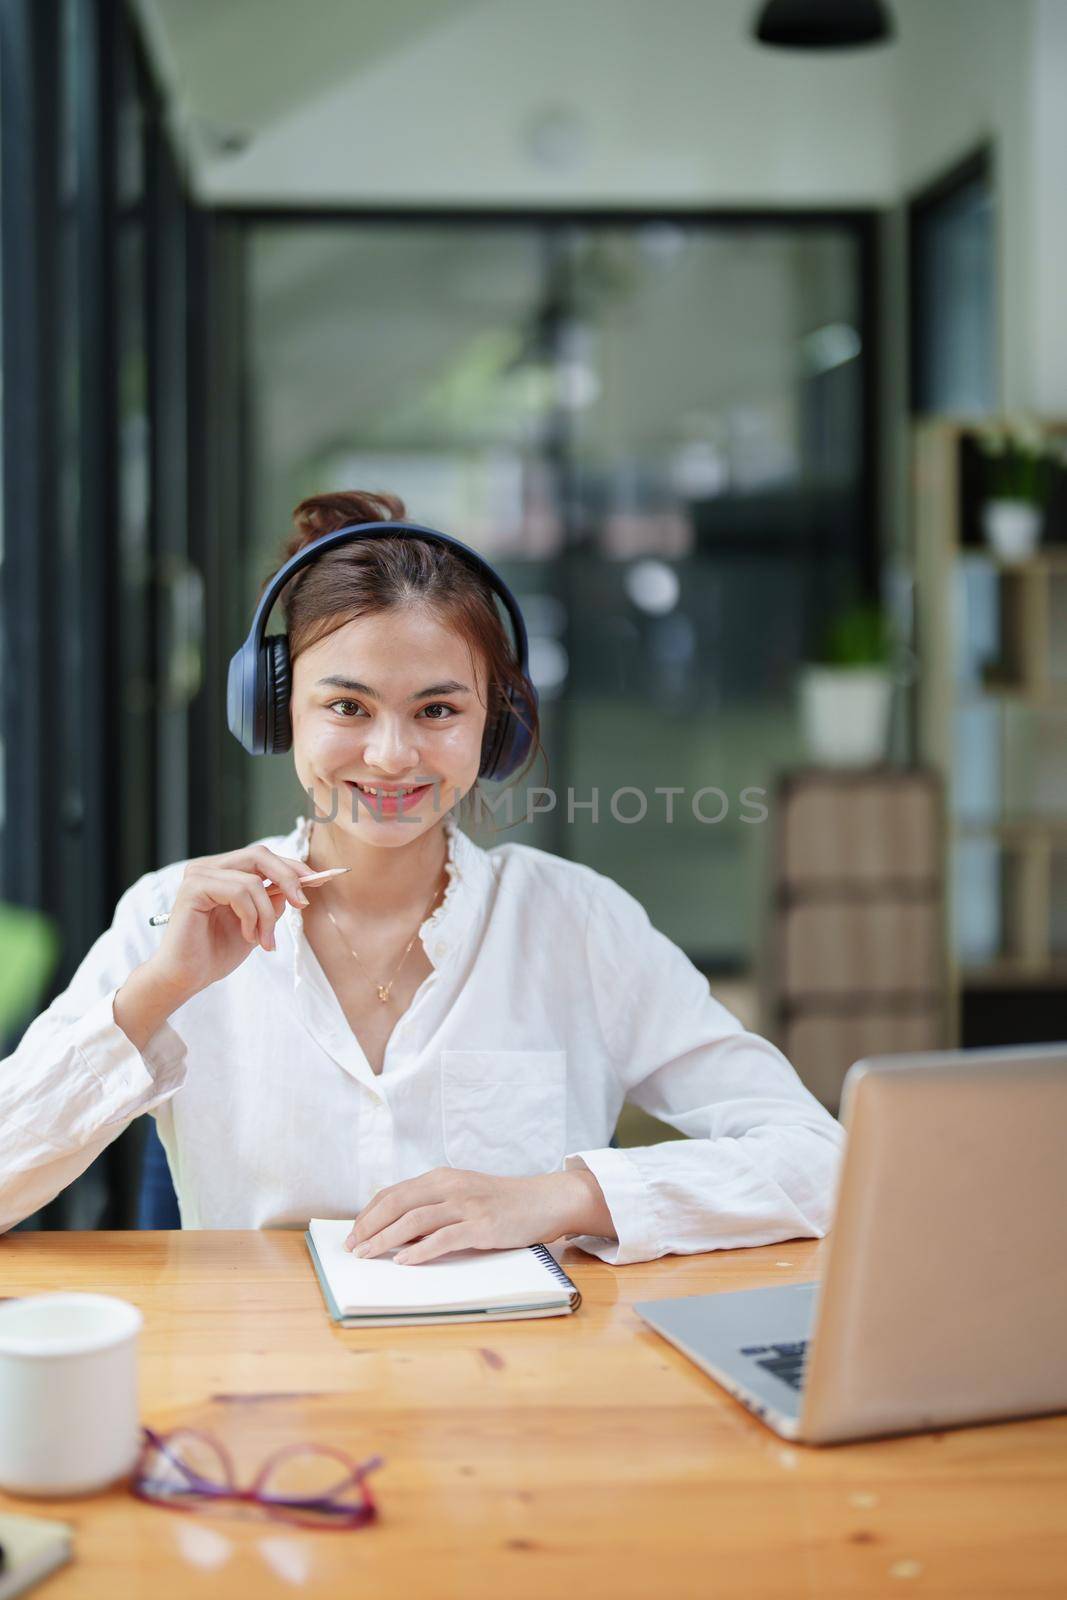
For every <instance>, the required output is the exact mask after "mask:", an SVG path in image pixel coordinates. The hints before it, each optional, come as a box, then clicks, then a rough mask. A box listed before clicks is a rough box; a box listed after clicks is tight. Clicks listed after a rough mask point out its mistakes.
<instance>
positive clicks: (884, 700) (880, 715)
mask: <svg viewBox="0 0 1067 1600" xmlns="http://www.w3.org/2000/svg"><path fill="white" fill-rule="evenodd" d="M892 701H893V680H892V678H891V677H890V675H889V673H888V672H886V671H885V670H884V669H883V668H881V667H806V668H805V669H804V672H803V674H802V676H801V679H800V721H801V727H802V729H803V733H804V741H805V743H806V745H807V749H808V755H809V757H810V759H811V760H812V761H813V762H815V764H816V765H817V766H824V767H868V766H877V765H878V763H879V762H882V761H884V760H885V759H886V754H887V751H888V747H889V713H890V708H891V706H892Z"/></svg>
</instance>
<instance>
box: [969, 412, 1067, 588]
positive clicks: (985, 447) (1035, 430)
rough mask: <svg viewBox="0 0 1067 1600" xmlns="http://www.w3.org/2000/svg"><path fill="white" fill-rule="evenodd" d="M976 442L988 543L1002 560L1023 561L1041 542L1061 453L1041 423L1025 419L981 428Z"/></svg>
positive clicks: (1005, 420) (1007, 419)
mask: <svg viewBox="0 0 1067 1600" xmlns="http://www.w3.org/2000/svg"><path fill="white" fill-rule="evenodd" d="M975 440H976V442H977V445H978V448H979V450H980V451H981V453H982V456H983V458H984V466H985V489H986V494H985V500H984V502H983V504H982V513H981V515H982V531H983V533H984V534H985V538H986V543H987V544H988V545H989V548H990V550H991V551H992V552H993V554H994V555H995V556H996V557H997V558H998V560H1000V561H1006V562H1015V561H1026V560H1028V559H1029V558H1030V557H1031V556H1032V555H1033V554H1034V552H1035V551H1036V549H1037V547H1038V543H1039V542H1040V539H1041V532H1042V527H1043V525H1044V520H1045V506H1046V504H1047V502H1048V497H1049V490H1050V487H1051V483H1052V470H1053V464H1054V463H1055V462H1056V461H1057V460H1058V459H1060V455H1061V452H1060V449H1059V447H1058V446H1057V444H1056V443H1055V442H1054V441H1052V440H1051V439H1050V438H1049V436H1048V435H1047V434H1046V432H1045V430H1044V429H1043V428H1042V427H1041V424H1040V423H1039V422H1037V421H1036V420H1035V419H1034V418H1033V417H1029V416H1026V415H1023V414H1019V415H1016V416H1011V417H1004V418H999V419H993V420H991V421H990V422H988V423H984V424H983V425H982V426H981V427H980V428H978V429H977V430H976V432H975Z"/></svg>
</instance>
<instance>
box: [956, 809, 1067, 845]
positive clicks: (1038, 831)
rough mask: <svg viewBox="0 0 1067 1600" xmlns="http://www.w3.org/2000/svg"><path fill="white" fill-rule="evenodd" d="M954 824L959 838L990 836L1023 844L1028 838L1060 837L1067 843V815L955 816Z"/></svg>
mask: <svg viewBox="0 0 1067 1600" xmlns="http://www.w3.org/2000/svg"><path fill="white" fill-rule="evenodd" d="M954 826H955V831H956V833H957V834H958V835H959V837H960V838H961V839H991V838H992V839H1000V840H1002V841H1003V842H1004V843H1005V844H1025V843H1026V842H1027V841H1028V840H1030V839H1052V840H1054V841H1055V840H1058V839H1061V838H1062V840H1063V843H1064V844H1065V845H1067V816H1063V817H1012V818H1005V819H1004V820H1003V821H1000V822H964V821H963V820H962V819H960V818H958V817H957V818H956V820H955V824H954Z"/></svg>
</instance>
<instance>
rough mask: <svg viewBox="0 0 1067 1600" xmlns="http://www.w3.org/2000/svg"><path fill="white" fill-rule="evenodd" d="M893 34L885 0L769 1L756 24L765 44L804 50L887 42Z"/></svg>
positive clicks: (836, 48)
mask: <svg viewBox="0 0 1067 1600" xmlns="http://www.w3.org/2000/svg"><path fill="white" fill-rule="evenodd" d="M892 37H893V25H892V21H891V19H890V15H889V12H888V11H887V9H886V7H885V6H884V5H883V3H882V0H767V3H766V4H765V5H764V7H763V9H762V10H761V12H760V14H759V20H758V22H757V23H756V38H757V39H758V40H759V41H760V43H761V44H771V45H784V46H787V47H791V48H793V49H801V50H840V49H842V48H846V47H848V46H850V45H862V44H887V43H888V42H889V40H890V39H891V38H892Z"/></svg>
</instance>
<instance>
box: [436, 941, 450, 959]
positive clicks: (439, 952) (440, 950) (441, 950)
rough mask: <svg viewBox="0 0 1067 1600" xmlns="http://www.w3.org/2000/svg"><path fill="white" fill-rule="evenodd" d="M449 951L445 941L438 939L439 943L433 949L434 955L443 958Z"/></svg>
mask: <svg viewBox="0 0 1067 1600" xmlns="http://www.w3.org/2000/svg"><path fill="white" fill-rule="evenodd" d="M447 949H448V946H447V944H446V943H445V941H444V940H443V939H438V941H437V943H436V944H435V945H434V947H433V953H434V955H435V956H443V955H444V954H445V952H446V951H447Z"/></svg>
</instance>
